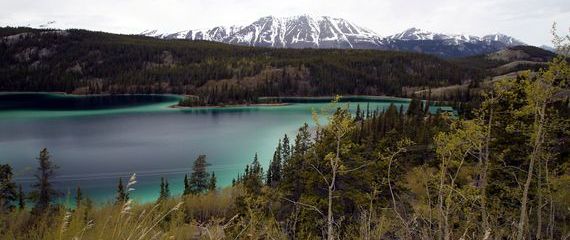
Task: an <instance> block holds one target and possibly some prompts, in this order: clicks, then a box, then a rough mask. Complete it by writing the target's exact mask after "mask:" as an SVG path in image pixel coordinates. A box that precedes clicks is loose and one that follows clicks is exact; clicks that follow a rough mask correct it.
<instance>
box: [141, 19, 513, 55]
mask: <svg viewBox="0 0 570 240" xmlns="http://www.w3.org/2000/svg"><path fill="white" fill-rule="evenodd" d="M141 35H145V36H151V37H157V38H164V39H189V40H207V41H216V42H223V43H228V44H236V45H244V46H256V47H275V48H342V49H345V48H354V49H381V50H399V51H413V52H422V53H428V54H434V55H439V56H442V57H459V56H470V55H477V54H485V53H489V52H493V51H497V50H500V49H503V48H505V47H509V46H515V45H524V43H522V42H521V41H519V40H517V39H515V38H512V37H510V36H507V35H504V34H491V35H486V36H483V37H478V36H473V35H465V34H443V33H433V32H429V31H424V30H421V29H418V28H410V29H408V30H406V31H403V32H401V33H397V34H394V35H391V36H387V37H382V36H380V35H378V34H376V33H374V32H373V31H371V30H368V29H367V28H364V27H361V26H358V25H356V24H354V23H352V22H350V21H347V20H345V19H342V18H334V17H326V16H322V17H321V16H310V15H300V16H294V17H274V16H267V17H263V18H260V19H258V20H257V21H255V22H253V23H251V24H249V25H246V26H230V27H225V26H218V27H214V28H211V29H204V30H186V31H181V32H176V33H162V32H159V31H157V30H150V31H148V30H147V31H144V32H142V33H141Z"/></svg>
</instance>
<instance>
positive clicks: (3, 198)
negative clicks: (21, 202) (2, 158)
mask: <svg viewBox="0 0 570 240" xmlns="http://www.w3.org/2000/svg"><path fill="white" fill-rule="evenodd" d="M12 176H13V174H12V167H10V165H8V164H1V165H0V212H7V211H10V210H11V209H12V208H13V207H14V206H13V205H12V202H13V201H15V200H16V197H17V196H16V184H14V182H12Z"/></svg>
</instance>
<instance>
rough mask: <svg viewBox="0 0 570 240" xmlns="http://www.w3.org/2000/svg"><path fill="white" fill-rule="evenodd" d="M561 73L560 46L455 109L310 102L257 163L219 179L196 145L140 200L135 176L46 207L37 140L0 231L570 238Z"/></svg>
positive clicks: (14, 235) (9, 188) (17, 234)
mask: <svg viewBox="0 0 570 240" xmlns="http://www.w3.org/2000/svg"><path fill="white" fill-rule="evenodd" d="M561 50H568V47H567V45H566V47H565V46H561ZM566 53H567V52H566ZM569 80H570V66H569V65H568V63H567V61H566V58H565V57H557V58H555V59H554V60H552V61H551V62H550V63H549V65H548V68H547V69H545V70H541V71H539V72H536V73H530V72H527V73H525V74H521V75H519V76H518V77H516V78H513V79H504V80H501V81H497V82H496V83H494V84H493V86H492V87H491V88H489V89H486V91H485V94H484V95H482V96H480V97H478V98H477V99H478V100H477V101H473V102H472V103H471V104H472V105H473V106H474V108H473V110H470V114H465V115H463V116H460V117H459V118H454V117H450V116H448V115H446V114H441V113H436V114H431V113H429V112H428V111H427V106H426V105H429V102H428V103H425V102H422V101H419V100H418V99H414V100H413V101H412V102H411V103H410V105H409V107H408V109H407V110H406V111H404V110H403V109H402V108H398V107H396V106H395V105H392V106H390V107H389V108H388V109H368V108H366V107H360V106H359V107H358V109H357V111H356V113H355V114H351V113H350V112H349V111H348V109H347V107H346V105H343V104H341V103H338V99H337V100H336V101H334V102H333V104H332V105H331V106H330V107H329V108H326V109H323V110H322V111H321V112H315V113H314V121H315V125H316V127H314V128H310V127H309V125H307V124H305V125H304V126H302V127H301V128H300V129H299V131H298V133H297V135H296V136H295V137H294V138H291V139H290V138H289V136H284V137H283V139H282V140H281V141H280V143H279V144H278V146H277V147H276V150H275V154H274V157H273V160H272V161H271V163H270V165H269V167H268V168H267V169H266V170H264V169H262V167H261V165H260V163H259V161H258V159H257V157H256V156H255V157H254V158H253V161H252V163H251V164H250V165H248V166H246V168H245V169H244V173H243V174H241V175H240V176H239V177H237V178H236V179H235V180H234V182H233V186H231V187H228V188H225V189H217V188H216V187H215V176H213V175H214V174H210V173H208V171H207V169H206V167H205V166H206V165H207V164H206V163H205V157H204V156H200V157H199V158H198V159H197V160H196V161H195V164H194V168H193V172H192V173H191V175H190V176H189V177H186V178H185V191H184V193H182V196H174V197H172V196H171V194H170V191H169V189H168V182H167V181H166V180H163V181H162V184H161V194H160V196H161V197H160V198H159V199H158V200H157V202H156V203H151V204H145V205H137V204H136V203H134V202H132V200H129V197H128V194H129V191H132V187H133V186H135V184H136V176H133V177H132V178H131V179H129V181H126V184H125V185H124V186H123V184H122V182H121V183H120V184H119V187H118V188H117V200H116V203H115V204H113V205H108V206H103V207H99V208H95V207H93V206H92V204H90V203H89V201H88V200H86V199H83V197H82V195H81V194H80V191H79V190H78V191H76V194H75V195H76V205H77V208H73V209H71V208H69V207H66V206H59V205H54V204H53V199H54V197H55V196H56V192H54V191H53V188H52V186H51V183H50V179H52V176H53V174H54V171H55V168H54V165H53V162H52V159H51V158H50V157H49V154H48V152H47V150H44V151H42V152H41V153H40V156H39V158H38V159H39V163H40V167H39V169H38V174H37V184H36V185H34V191H33V192H31V193H29V194H24V193H21V191H18V190H17V187H16V185H15V184H14V183H13V181H12V173H11V169H10V167H9V166H7V165H2V168H1V169H2V171H1V172H0V173H1V174H0V183H2V185H1V188H0V210H1V213H0V226H2V227H1V228H0V238H1V239H70V238H71V239H194V238H195V239H331V240H332V239H446V240H447V239H517V240H522V239H569V238H570V151H569V150H570V141H569V139H570V135H569V132H570V131H569V130H570V125H569V124H570V122H569V119H570V105H569V104H570V103H569V99H568V91H569V86H568V84H569ZM325 123H326V124H325ZM24 197H26V198H27V197H30V199H31V201H32V202H33V203H34V205H33V206H31V207H26V206H25V202H24V201H22V199H23V198H24Z"/></svg>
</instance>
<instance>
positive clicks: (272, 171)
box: [266, 140, 283, 187]
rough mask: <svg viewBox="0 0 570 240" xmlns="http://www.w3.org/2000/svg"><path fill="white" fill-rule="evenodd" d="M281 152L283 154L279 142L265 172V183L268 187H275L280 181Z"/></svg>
mask: <svg viewBox="0 0 570 240" xmlns="http://www.w3.org/2000/svg"><path fill="white" fill-rule="evenodd" d="M282 152H283V150H282V145H281V140H279V143H278V144H277V148H276V149H275V152H274V153H273V159H272V160H271V163H270V164H269V169H268V171H267V179H266V183H267V185H268V186H273V187H274V186H277V184H278V183H279V181H281V153H282Z"/></svg>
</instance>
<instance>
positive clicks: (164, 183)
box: [158, 177, 170, 201]
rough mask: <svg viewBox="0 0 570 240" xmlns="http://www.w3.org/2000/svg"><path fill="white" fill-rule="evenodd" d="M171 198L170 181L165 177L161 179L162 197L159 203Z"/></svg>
mask: <svg viewBox="0 0 570 240" xmlns="http://www.w3.org/2000/svg"><path fill="white" fill-rule="evenodd" d="M169 197H170V188H169V187H168V180H167V179H164V178H163V177H161V178H160V195H159V197H158V200H159V201H163V200H166V199H168V198H169Z"/></svg>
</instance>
